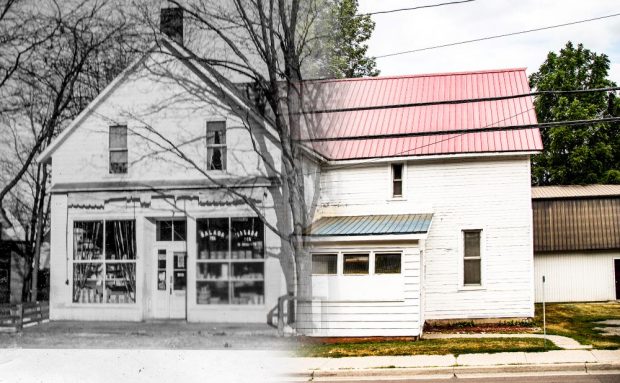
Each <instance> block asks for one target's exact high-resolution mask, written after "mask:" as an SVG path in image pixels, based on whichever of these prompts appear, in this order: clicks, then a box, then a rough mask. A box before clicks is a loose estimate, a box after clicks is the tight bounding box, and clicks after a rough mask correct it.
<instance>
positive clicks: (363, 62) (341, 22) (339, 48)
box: [327, 0, 379, 78]
mask: <svg viewBox="0 0 620 383" xmlns="http://www.w3.org/2000/svg"><path fill="white" fill-rule="evenodd" d="M357 8H358V2H357V0H333V3H332V4H331V6H330V7H329V9H330V10H331V12H332V15H331V18H332V23H333V24H332V25H333V28H332V30H331V31H328V39H327V41H328V44H329V45H330V47H329V48H331V49H329V50H328V52H331V57H330V62H329V72H330V75H331V76H333V77H337V78H343V77H366V76H377V75H379V70H378V69H377V63H376V62H375V59H374V58H373V57H367V56H366V53H367V51H368V45H367V44H366V41H368V39H370V36H371V35H372V32H373V30H374V29H375V22H374V21H372V19H371V18H370V15H358V9H357Z"/></svg>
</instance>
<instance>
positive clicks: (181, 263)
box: [153, 243, 187, 319]
mask: <svg viewBox="0 0 620 383" xmlns="http://www.w3.org/2000/svg"><path fill="white" fill-rule="evenodd" d="M155 257H156V261H157V262H156V265H157V268H156V272H155V276H154V277H155V278H156V284H155V287H156V290H155V294H154V295H155V296H154V302H153V303H154V304H153V308H154V313H153V314H154V316H155V317H156V318H161V319H184V318H185V317H186V316H185V305H186V303H187V297H186V291H187V252H186V249H185V243H174V244H166V245H158V246H156V247H155Z"/></svg>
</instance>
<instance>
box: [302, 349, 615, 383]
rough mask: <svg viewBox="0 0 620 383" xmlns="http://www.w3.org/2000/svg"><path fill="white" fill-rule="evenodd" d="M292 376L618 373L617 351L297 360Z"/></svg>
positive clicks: (309, 377) (561, 351)
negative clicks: (603, 371)
mask: <svg viewBox="0 0 620 383" xmlns="http://www.w3.org/2000/svg"><path fill="white" fill-rule="evenodd" d="M292 363H294V370H295V374H294V375H295V376H297V377H299V378H308V379H316V378H321V377H361V376H377V377H379V376H382V377H389V376H393V377H404V376H415V375H421V376H424V375H432V376H446V377H449V376H454V375H457V374H459V375H460V374H478V373H523V372H533V371H535V372H552V371H558V372H567V371H574V372H589V371H595V370H614V371H620V350H557V351H547V352H506V353H497V354H463V355H459V356H454V355H412V356H370V357H351V358H296V359H295V360H294V361H292Z"/></svg>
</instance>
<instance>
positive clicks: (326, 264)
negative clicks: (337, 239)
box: [312, 254, 338, 274]
mask: <svg viewBox="0 0 620 383" xmlns="http://www.w3.org/2000/svg"><path fill="white" fill-rule="evenodd" d="M337 265H338V256H337V255H336V254H313V255H312V274H336V272H337V267H338V266H337Z"/></svg>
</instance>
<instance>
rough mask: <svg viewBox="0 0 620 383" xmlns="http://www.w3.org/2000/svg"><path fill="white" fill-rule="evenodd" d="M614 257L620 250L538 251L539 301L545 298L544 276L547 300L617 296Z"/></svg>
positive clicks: (602, 299)
mask: <svg viewBox="0 0 620 383" xmlns="http://www.w3.org/2000/svg"><path fill="white" fill-rule="evenodd" d="M614 259H620V251H613V252H602V251H592V252H576V253H540V254H535V255H534V271H535V275H536V277H535V286H536V302H542V299H543V291H542V287H543V284H542V277H543V275H544V276H545V281H546V282H545V300H546V301H547V302H588V301H608V300H614V299H616V290H615V276H614Z"/></svg>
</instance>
